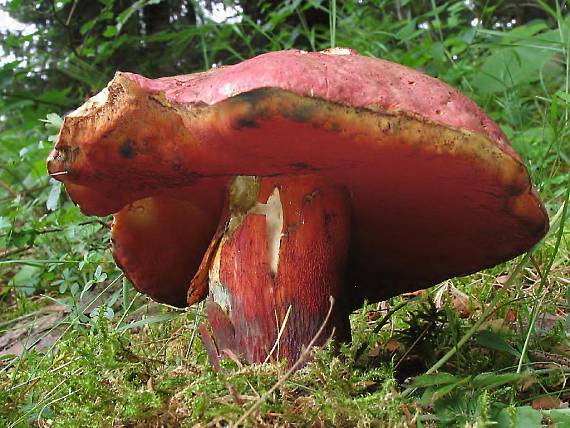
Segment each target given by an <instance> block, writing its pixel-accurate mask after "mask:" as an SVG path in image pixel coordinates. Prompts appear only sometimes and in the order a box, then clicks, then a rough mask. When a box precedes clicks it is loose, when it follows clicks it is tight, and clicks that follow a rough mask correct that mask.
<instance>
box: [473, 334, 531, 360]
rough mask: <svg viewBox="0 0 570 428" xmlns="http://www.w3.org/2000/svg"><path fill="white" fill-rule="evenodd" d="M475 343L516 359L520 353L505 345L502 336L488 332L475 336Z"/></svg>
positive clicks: (505, 342)
mask: <svg viewBox="0 0 570 428" xmlns="http://www.w3.org/2000/svg"><path fill="white" fill-rule="evenodd" d="M475 340H476V342H477V343H478V344H479V345H480V346H483V347H485V348H488V349H494V350H495V351H501V352H505V353H507V354H511V355H513V356H515V357H518V356H519V355H520V353H519V352H518V351H517V350H516V349H515V348H513V347H512V346H511V345H509V344H508V343H507V341H506V340H505V339H504V338H503V336H501V335H499V334H497V333H494V332H492V331H489V330H485V331H482V332H480V333H478V334H477V336H475Z"/></svg>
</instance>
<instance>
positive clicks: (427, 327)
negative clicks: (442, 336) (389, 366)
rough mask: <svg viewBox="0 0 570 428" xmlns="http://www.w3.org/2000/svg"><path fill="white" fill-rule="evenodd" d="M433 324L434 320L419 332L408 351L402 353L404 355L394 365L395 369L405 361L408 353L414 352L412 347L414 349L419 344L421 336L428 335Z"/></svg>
mask: <svg viewBox="0 0 570 428" xmlns="http://www.w3.org/2000/svg"><path fill="white" fill-rule="evenodd" d="M433 324H434V322H433V321H432V322H430V323H429V324H428V325H426V327H425V328H424V329H423V330H422V332H421V333H420V334H419V336H418V337H417V338H416V340H414V342H413V343H412V344H411V345H410V347H409V348H408V349H407V350H406V352H404V355H402V357H401V358H400V359H399V360H398V362H397V363H396V365H395V366H394V370H396V369H397V368H398V366H399V365H400V364H401V363H402V361H404V358H406V357H407V356H408V354H409V353H410V352H412V349H414V348H415V346H416V345H417V344H418V342H419V341H420V340H421V338H422V337H424V336H425V335H426V333H427V332H428V330H429V329H430V328H432V327H433Z"/></svg>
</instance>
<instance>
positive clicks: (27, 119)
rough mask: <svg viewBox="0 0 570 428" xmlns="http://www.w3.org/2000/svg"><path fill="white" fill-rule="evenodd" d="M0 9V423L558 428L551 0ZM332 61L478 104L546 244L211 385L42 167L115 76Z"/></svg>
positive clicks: (565, 64)
mask: <svg viewBox="0 0 570 428" xmlns="http://www.w3.org/2000/svg"><path fill="white" fill-rule="evenodd" d="M0 5H1V8H2V9H3V10H4V11H5V12H7V13H9V14H10V15H11V16H12V17H13V18H15V19H17V20H18V21H20V22H21V23H24V24H26V25H25V26H24V27H23V28H22V29H21V30H19V31H16V30H12V31H10V30H7V29H4V30H2V34H1V35H0V52H1V53H2V56H1V58H0V94H1V97H0V148H1V150H0V426H6V427H20V426H29V425H31V426H35V425H37V426H41V427H47V426H61V427H70V426H77V427H81V426H179V425H180V426H193V425H194V424H199V425H202V426H206V425H208V426H215V425H226V424H232V423H235V422H237V421H238V420H239V418H240V417H242V421H241V422H243V423H244V424H245V425H247V426H251V425H258V426H285V425H287V426H316V427H319V426H414V427H415V426H417V427H426V426H473V427H475V426H477V427H483V426H490V425H491V424H495V425H494V426H499V427H509V426H516V427H535V426H540V425H541V424H558V426H561V427H563V426H570V425H569V424H570V410H568V407H567V406H568V402H569V401H570V388H569V387H568V384H567V377H568V375H569V374H570V343H569V336H568V331H569V330H570V328H569V327H570V318H569V317H568V313H569V306H570V291H569V290H570V268H569V263H568V259H569V255H570V243H569V240H568V226H569V224H568V223H569V221H568V195H569V191H570V178H569V176H570V170H569V157H570V150H569V148H570V143H569V133H570V125H569V121H568V119H569V112H570V92H569V89H570V74H569V73H570V61H569V56H570V16H569V13H568V5H567V3H566V1H564V0H551V1H546V0H535V1H530V0H529V1H528V2H520V1H516V0H504V1H500V0H498V1H483V0H473V1H469V0H465V1H440V0H437V1H436V0H418V1H416V0H414V1H409V0H359V1H356V0H354V1H342V2H341V1H337V2H335V1H334V0H331V1H319V0H311V1H297V0H286V1H277V0H234V1H226V2H222V1H216V0H187V1H183V0H163V1H160V0H137V1H133V0H99V1H80V0H61V1H55V0H47V1H31V0H4V1H2V2H0ZM333 45H337V46H346V47H351V48H354V49H356V50H358V51H360V52H361V53H362V54H365V55H372V56H376V57H380V58H385V59H389V60H392V61H396V62H399V63H402V64H406V65H408V66H410V67H413V68H417V69H420V70H422V71H424V72H426V73H429V74H431V75H433V76H436V77H438V78H440V79H442V80H444V81H446V82H448V83H450V84H451V85H454V86H456V87H458V88H460V89H461V90H462V91H463V92H464V93H465V94H466V95H467V96H469V97H471V98H473V99H474V100H475V101H476V102H478V103H479V104H480V105H481V106H483V107H484V108H485V109H486V110H487V111H488V112H489V113H490V115H491V116H492V117H493V118H494V119H495V120H496V121H497V122H498V123H499V124H500V125H501V127H502V128H503V129H504V130H505V132H506V133H507V134H508V136H509V137H510V139H511V140H512V142H513V145H514V146H515V148H516V149H517V150H518V151H519V153H521V155H522V156H523V158H524V159H525V160H526V162H527V165H528V168H529V171H530V173H531V175H532V179H533V182H534V183H535V184H536V186H537V188H538V189H539V191H540V193H541V196H542V198H543V200H544V202H545V204H546V206H547V209H548V211H549V213H550V216H551V230H550V232H549V234H548V236H547V237H546V238H545V239H544V240H543V241H542V242H541V243H540V244H539V245H538V246H537V247H536V248H534V249H533V250H532V251H531V252H529V253H528V254H526V255H524V256H521V257H519V258H518V259H516V260H513V261H512V262H509V263H506V264H503V265H501V266H497V267H495V268H493V269H490V270H488V271H485V272H480V273H477V274H475V275H471V276H469V277H464V278H457V279H454V280H452V281H448V282H446V283H444V284H441V285H440V286H438V287H434V288H433V289H431V290H427V291H425V292H422V293H418V294H416V295H413V296H401V297H397V298H393V299H391V300H390V301H388V302H383V303H381V304H378V305H376V304H374V305H368V306H364V307H363V308H362V310H360V311H358V312H357V313H355V314H353V316H352V324H353V335H354V341H353V343H352V344H351V345H347V346H345V347H343V349H342V352H341V355H337V356H335V355H334V354H333V353H332V352H330V350H327V349H324V350H321V351H319V352H318V353H317V355H316V356H315V359H314V361H313V362H312V363H311V364H309V365H308V366H307V367H306V368H305V369H303V370H301V371H299V372H297V373H296V374H294V375H292V376H288V374H287V373H286V370H285V368H284V367H282V366H278V365H264V366H263V365H254V366H243V365H242V364H241V363H240V362H238V361H232V360H228V361H225V362H224V363H223V370H222V372H220V373H216V372H214V371H213V370H212V369H211V368H210V366H209V364H208V363H207V359H206V356H205V351H204V349H203V347H202V345H201V343H200V341H199V340H197V339H196V322H197V321H199V320H200V319H201V308H200V307H197V308H190V309H189V310H188V311H176V310H174V309H172V308H167V307H164V306H160V305H157V304H154V303H152V302H150V301H149V300H147V299H146V298H144V297H142V296H140V295H138V294H137V293H136V292H135V291H134V290H133V288H132V287H131V285H130V284H129V283H128V282H127V281H126V280H125V279H124V278H123V277H122V275H121V273H120V271H119V270H118V269H117V268H116V266H115V265H114V263H113V261H112V258H111V256H110V250H109V228H108V221H107V220H109V219H104V220H103V221H102V220H101V219H97V218H87V217H85V216H83V215H81V214H80V213H79V211H78V209H77V208H76V207H75V206H73V204H71V203H70V202H69V200H68V198H67V196H66V195H65V193H64V192H63V191H62V189H61V186H60V185H59V183H57V182H55V181H51V180H49V179H48V177H47V175H46V168H45V158H46V156H47V154H48V152H49V150H50V146H51V145H52V143H53V139H54V135H55V134H56V133H57V129H58V126H59V124H60V121H61V119H60V117H61V116H62V115H64V114H65V113H66V112H68V111H69V110H71V109H73V108H75V107H76V106H78V105H80V104H81V103H82V102H83V101H84V100H85V99H86V97H88V96H90V95H93V94H94V93H96V92H97V91H99V90H100V89H101V88H102V87H103V86H104V85H105V83H106V82H107V81H108V80H110V79H111V77H112V76H113V73H114V72H115V71H116V70H125V71H134V72H137V73H142V74H145V75H147V76H149V77H157V76H164V75H171V74H183V73H190V72H193V71H199V70H205V69H208V68H210V67H211V66H213V65H221V64H232V63H235V62H238V61H240V60H243V59H246V58H249V57H251V56H254V55H257V54H260V53H263V52H267V51H271V50H277V49H288V48H302V49H306V50H320V49H324V48H328V47H330V46H333ZM466 227H468V225H466ZM272 387H273V388H272ZM271 388H272V389H271ZM266 392H267V393H266ZM247 411H249V413H248V414H245V412H247ZM243 417H245V418H246V419H245V421H246V422H244V419H243Z"/></svg>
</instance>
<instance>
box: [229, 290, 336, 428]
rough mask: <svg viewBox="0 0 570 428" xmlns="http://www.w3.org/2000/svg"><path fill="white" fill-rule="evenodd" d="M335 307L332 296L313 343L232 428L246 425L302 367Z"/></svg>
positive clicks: (310, 343)
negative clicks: (257, 410) (260, 407)
mask: <svg viewBox="0 0 570 428" xmlns="http://www.w3.org/2000/svg"><path fill="white" fill-rule="evenodd" d="M333 305H334V297H332V296H331V297H330V306H329V310H328V312H327V315H326V316H325V319H324V321H323V323H322V324H321V326H320V327H319V329H318V331H317V332H316V333H315V336H314V337H313V338H312V339H311V341H310V342H309V343H308V345H307V346H306V347H305V349H303V352H301V355H300V356H299V358H298V359H297V361H296V362H295V364H293V365H292V366H291V368H290V369H289V370H287V373H285V374H284V375H283V377H281V378H280V379H279V380H278V381H277V382H276V383H275V385H273V386H272V387H271V388H270V389H269V390H268V391H267V392H265V393H264V394H263V395H262V396H261V397H259V399H258V400H257V401H256V402H255V403H253V405H252V406H251V407H250V408H249V409H247V411H246V412H245V413H244V414H243V415H241V417H240V418H239V419H238V420H237V421H236V422H235V423H234V424H233V425H232V428H237V427H239V425H240V424H242V423H244V422H245V421H246V420H247V418H248V417H249V416H250V415H251V414H252V413H253V412H254V411H255V410H256V409H257V408H259V406H261V405H262V404H263V403H264V402H265V400H267V399H268V398H269V396H270V395H271V394H273V393H274V392H275V391H276V390H277V388H279V387H281V386H282V385H283V384H284V383H285V381H286V380H287V379H289V377H291V375H292V374H293V373H294V372H295V371H296V370H297V369H298V368H299V366H301V364H303V362H304V361H305V358H306V357H307V356H308V355H309V353H310V352H311V349H312V347H313V346H314V345H315V342H316V341H317V339H318V338H319V337H320V335H321V334H322V333H323V330H324V329H325V326H326V325H327V323H328V321H329V318H330V316H331V313H332V308H333Z"/></svg>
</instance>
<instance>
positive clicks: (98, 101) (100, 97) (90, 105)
mask: <svg viewBox="0 0 570 428" xmlns="http://www.w3.org/2000/svg"><path fill="white" fill-rule="evenodd" d="M108 99H109V87H108V86H107V87H106V88H104V89H103V90H102V91H101V92H99V93H98V94H97V95H95V96H93V97H91V98H89V99H88V100H87V102H85V103H84V104H83V105H82V106H81V107H79V108H78V109H75V110H73V111H72V112H71V113H69V114H68V116H70V117H81V116H87V114H88V113H89V111H90V110H92V109H94V108H97V107H100V106H102V105H104V104H105V103H106V102H107V100H108Z"/></svg>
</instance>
